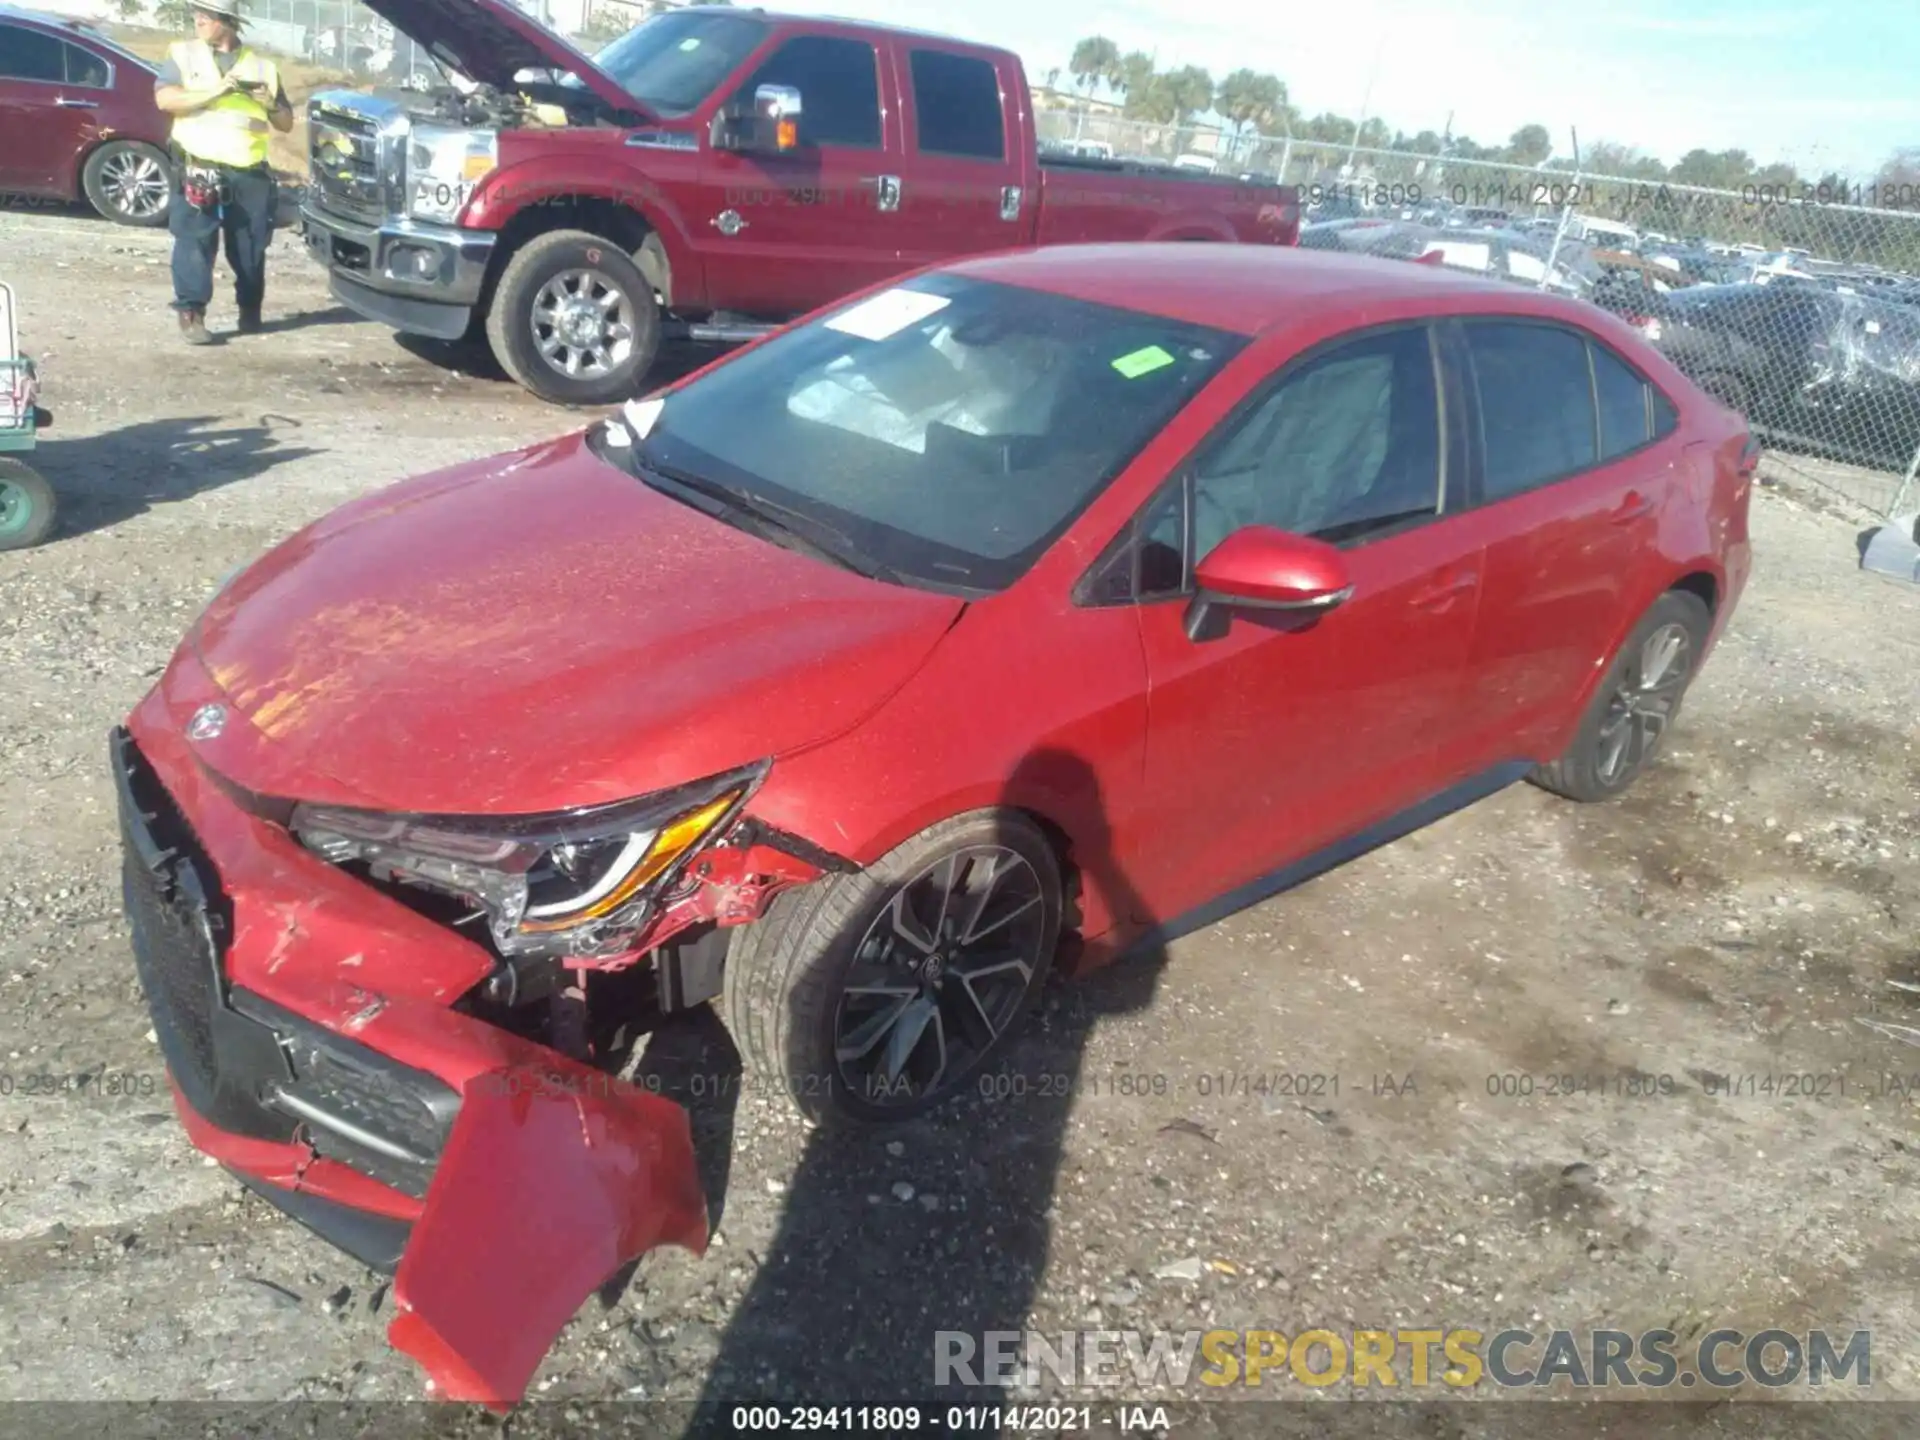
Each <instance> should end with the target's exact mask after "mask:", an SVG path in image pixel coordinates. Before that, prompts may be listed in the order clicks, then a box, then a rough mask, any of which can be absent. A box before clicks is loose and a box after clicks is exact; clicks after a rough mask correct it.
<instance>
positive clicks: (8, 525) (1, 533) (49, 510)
mask: <svg viewBox="0 0 1920 1440" xmlns="http://www.w3.org/2000/svg"><path fill="white" fill-rule="evenodd" d="M58 509H59V506H58V504H57V502H56V501H55V500H54V496H53V487H52V486H51V485H49V484H47V482H46V481H45V479H43V478H42V477H41V476H40V474H39V473H38V472H37V471H35V470H33V469H31V468H30V467H28V466H27V465H24V464H22V463H21V462H20V461H18V460H14V459H10V458H9V457H7V456H4V455H0V550H26V549H29V548H30V547H32V546H35V545H38V544H39V543H40V542H41V541H42V540H45V539H46V538H47V536H49V535H51V534H52V533H53V523H54V520H55V518H56V515H57V512H58Z"/></svg>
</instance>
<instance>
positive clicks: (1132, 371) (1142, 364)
mask: <svg viewBox="0 0 1920 1440" xmlns="http://www.w3.org/2000/svg"><path fill="white" fill-rule="evenodd" d="M1172 363H1173V356H1171V355H1169V354H1168V353H1167V352H1166V351H1164V350H1162V349H1161V348H1160V347H1159V346H1158V345H1149V346H1147V348H1146V349H1144V350H1135V351H1134V352H1133V353H1132V354H1131V355H1122V356H1121V357H1120V358H1119V359H1118V360H1116V361H1114V362H1113V368H1114V369H1116V370H1118V371H1119V372H1120V373H1121V374H1122V375H1124V376H1126V377H1127V379H1129V380H1138V379H1139V378H1140V377H1141V376H1142V375H1146V374H1148V373H1150V372H1152V371H1154V370H1159V369H1162V368H1164V367H1166V366H1168V365H1171V364H1172Z"/></svg>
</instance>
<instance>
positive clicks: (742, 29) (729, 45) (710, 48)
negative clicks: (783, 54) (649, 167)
mask: <svg viewBox="0 0 1920 1440" xmlns="http://www.w3.org/2000/svg"><path fill="white" fill-rule="evenodd" d="M766 34H767V25H766V22H765V21H764V20H757V19H755V18H754V17H753V16H751V15H741V14H735V13H731V12H729V11H728V10H726V9H724V8H720V7H712V6H704V5H702V6H696V7H693V8H691V9H687V10H673V11H669V12H667V13H666V14H663V15H656V16H654V17H653V18H652V19H650V20H643V21H642V22H641V23H640V24H638V25H636V26H634V27H633V29H631V30H629V31H627V33H626V34H624V35H622V36H621V37H620V38H619V39H618V40H615V41H613V42H612V43H611V44H610V45H608V46H607V47H606V48H605V49H603V50H601V51H600V52H599V53H598V54H596V55H595V56H594V57H593V63H594V64H596V65H598V66H599V67H600V68H601V69H602V70H604V71H606V72H607V74H608V75H610V76H612V77H613V79H614V81H615V83H616V84H618V85H619V86H620V88H621V89H623V90H625V91H626V92H627V93H628V94H629V95H631V96H633V97H634V98H635V99H636V100H638V101H640V103H641V104H643V105H645V106H646V107H647V108H648V109H649V110H651V111H653V112H654V114H656V115H659V116H661V117H663V118H665V119H672V118H673V117H675V116H678V115H685V114H688V113H689V112H691V111H693V110H695V109H697V108H699V105H700V102H701V101H702V100H705V99H706V98H707V96H709V95H710V94H712V93H713V89H714V87H715V86H716V85H718V84H719V83H720V82H721V81H722V80H724V79H726V78H727V76H729V75H731V74H732V73H733V72H734V71H735V70H736V69H738V68H739V66H740V64H741V62H743V61H744V60H745V59H746V58H747V57H748V56H749V55H751V54H752V53H753V51H754V49H755V47H757V46H758V45H759V44H760V42H761V41H762V40H763V39H765V38H766Z"/></svg>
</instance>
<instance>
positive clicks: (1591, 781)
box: [1528, 590, 1713, 803]
mask: <svg viewBox="0 0 1920 1440" xmlns="http://www.w3.org/2000/svg"><path fill="white" fill-rule="evenodd" d="M1712 622H1713V617H1712V615H1711V614H1710V613H1709V612H1708V610H1707V607H1706V604H1705V602H1703V601H1702V600H1701V599H1700V597H1699V596H1697V595H1694V594H1690V593H1689V592H1687V591H1684V590H1669V591H1668V592H1667V593H1666V594H1664V595H1662V596H1661V597H1660V598H1659V600H1657V601H1655V602H1654V604H1653V606H1652V608H1651V609H1649V610H1648V611H1647V613H1646V614H1645V615H1644V616H1642V617H1641V620H1640V623H1639V624H1638V625H1636V626H1634V628H1633V633H1632V634H1631V635H1629V636H1628V637H1627V640H1626V643H1625V644H1624V645H1622V646H1621V647H1620V650H1619V652H1618V653H1617V654H1616V655H1615V656H1614V657H1613V663H1612V664H1611V665H1609V666H1608V667H1607V673H1606V675H1605V676H1604V677H1603V678H1602V679H1601V681H1600V686H1599V688H1598V689H1597V690H1596V691H1595V692H1594V696H1593V700H1592V702H1591V703H1590V704H1589V705H1588V706H1587V713H1586V714H1585V715H1584V716H1583V717H1581V721H1580V728H1579V730H1578V731H1577V732H1575V734H1574V737H1573V744H1572V745H1571V746H1570V747H1569V748H1568V750H1567V753H1566V754H1565V755H1563V756H1561V757H1560V759H1558V760H1556V761H1554V762H1553V763H1552V764H1551V765H1543V766H1541V767H1540V768H1539V769H1538V770H1536V771H1534V773H1533V774H1532V775H1531V776H1529V777H1528V778H1529V779H1531V780H1532V781H1533V783H1534V784H1536V785H1538V786H1540V787H1541V788H1542V789H1544V790H1551V791H1552V792H1553V793H1554V794H1556V795H1563V796H1565V797H1566V798H1567V799H1569V800H1579V801H1582V802H1586V803H1591V802H1595V801H1600V800H1611V799H1613V798H1614V797H1615V796H1616V795H1620V794H1623V793H1625V791H1626V790H1627V788H1628V787H1629V786H1631V785H1632V784H1633V782H1634V781H1635V780H1636V779H1638V778H1639V777H1640V775H1641V773H1642V772H1644V771H1645V770H1646V768H1647V766H1649V765H1650V764H1652V763H1653V760H1654V757H1655V756H1657V755H1658V754H1659V752H1660V747H1661V746H1662V745H1663V744H1664V743H1665V741H1666V737H1667V732H1668V731H1669V730H1670V729H1671V728H1672V726H1673V722H1674V721H1675V720H1676V719H1678V718H1679V714H1680V702H1681V700H1682V699H1683V698H1684V697H1685V695H1686V692H1687V687H1688V686H1689V685H1690V684H1691V683H1692V682H1693V677H1694V674H1695V672H1696V670H1697V669H1698V667H1699V664H1700V654H1701V651H1702V650H1703V649H1704V647H1705V645H1706V640H1707V634H1708V631H1709V630H1710V629H1711V628H1712Z"/></svg>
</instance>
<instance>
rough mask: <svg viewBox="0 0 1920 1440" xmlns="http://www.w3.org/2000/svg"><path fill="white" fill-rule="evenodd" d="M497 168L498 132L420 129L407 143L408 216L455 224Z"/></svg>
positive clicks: (440, 128)
mask: <svg viewBox="0 0 1920 1440" xmlns="http://www.w3.org/2000/svg"><path fill="white" fill-rule="evenodd" d="M499 163H500V134H499V132H498V131H496V130H456V129H452V128H449V127H447V126H442V125H416V126H415V127H414V128H413V133H412V134H411V135H409V136H408V137H407V214H408V215H409V216H411V217H412V218H413V219H415V220H437V221H440V222H441V223H443V224H448V225H450V224H452V223H453V222H454V221H455V220H457V219H458V218H459V216H460V212H461V211H462V210H464V209H466V207H467V201H469V200H471V199H472V198H473V192H474V188H475V187H476V186H477V185H478V184H479V183H480V182H481V181H482V180H484V179H486V177H487V176H488V175H490V174H492V173H493V171H494V169H495V168H496V167H497V166H498V165H499Z"/></svg>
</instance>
